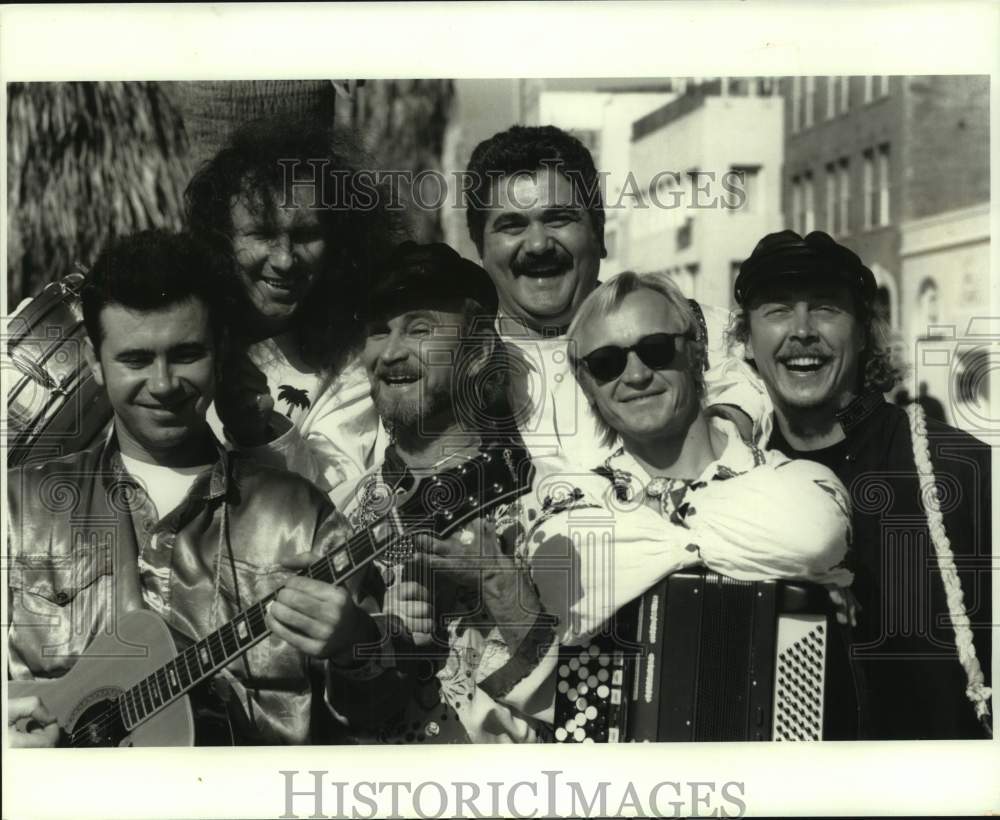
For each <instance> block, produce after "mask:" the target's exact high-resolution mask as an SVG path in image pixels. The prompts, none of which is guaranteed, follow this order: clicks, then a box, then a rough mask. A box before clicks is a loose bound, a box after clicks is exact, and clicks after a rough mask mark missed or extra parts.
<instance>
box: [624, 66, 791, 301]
mask: <svg viewBox="0 0 1000 820" xmlns="http://www.w3.org/2000/svg"><path fill="white" fill-rule="evenodd" d="M731 82H732V81H731V80H720V79H716V80H714V81H708V82H704V83H702V84H700V85H693V86H690V87H689V88H688V89H687V90H686V92H685V93H684V94H683V95H681V96H680V97H678V98H677V99H676V100H674V101H672V102H670V103H668V104H666V105H664V106H662V107H661V108H658V109H657V110H655V111H652V112H651V113H649V114H648V115H646V116H645V117H643V118H641V119H639V120H638V121H637V122H636V123H635V124H634V125H633V127H632V151H631V163H630V164H631V169H632V172H633V175H634V179H635V182H636V191H637V194H638V195H636V196H633V197H631V198H630V210H629V211H628V214H627V217H628V242H627V244H626V251H625V253H624V254H623V259H622V261H623V264H624V265H625V266H626V267H628V268H631V269H633V270H637V271H654V270H663V271H666V272H668V273H670V274H671V276H673V277H674V279H675V281H676V282H677V284H678V285H679V286H680V288H681V290H683V291H684V292H685V294H686V295H688V296H689V297H692V298H696V299H698V300H699V301H702V302H704V303H706V304H710V305H716V306H720V307H726V308H730V307H732V292H733V281H734V278H735V275H736V272H737V271H738V269H739V265H740V263H741V262H742V261H743V259H745V258H746V257H747V256H748V255H749V254H750V252H751V251H752V250H753V247H754V245H755V244H756V242H757V241H758V240H759V239H760V237H761V236H763V235H764V234H766V233H768V232H770V231H773V230H777V229H779V228H780V225H781V167H782V162H781V159H782V121H783V114H782V111H783V101H782V99H781V97H780V96H777V95H775V94H770V93H763V94H762V93H760V87H759V86H757V85H755V84H751V83H750V81H746V85H744V86H738V85H737V86H735V87H734V86H733V85H731V84H730V83H731Z"/></svg>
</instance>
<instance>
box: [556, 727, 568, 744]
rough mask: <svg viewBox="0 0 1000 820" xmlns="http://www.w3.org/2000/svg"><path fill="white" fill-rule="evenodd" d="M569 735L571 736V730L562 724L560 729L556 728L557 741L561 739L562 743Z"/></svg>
mask: <svg viewBox="0 0 1000 820" xmlns="http://www.w3.org/2000/svg"><path fill="white" fill-rule="evenodd" d="M567 737H569V732H567V731H566V730H565V729H563V727H562V726H560V727H559V728H558V729H556V740H557V741H559V742H560V743H562V742H563V741H565V740H566V738H567Z"/></svg>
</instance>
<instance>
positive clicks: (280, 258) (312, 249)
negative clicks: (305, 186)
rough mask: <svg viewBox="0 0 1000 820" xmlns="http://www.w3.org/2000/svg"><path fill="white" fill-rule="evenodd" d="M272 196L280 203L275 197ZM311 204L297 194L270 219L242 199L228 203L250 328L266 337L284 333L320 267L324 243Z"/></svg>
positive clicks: (255, 200) (256, 200) (257, 202)
mask: <svg viewBox="0 0 1000 820" xmlns="http://www.w3.org/2000/svg"><path fill="white" fill-rule="evenodd" d="M273 195H274V197H275V199H276V200H278V199H279V198H280V192H274V194H273ZM311 204H312V195H311V194H309V193H307V192H306V191H303V190H300V189H298V188H296V189H294V190H293V196H292V200H291V202H290V203H288V207H276V208H274V209H273V210H274V212H273V214H268V213H267V209H266V208H265V207H264V203H263V202H262V201H261V199H260V197H252V196H250V195H249V194H248V193H246V194H243V195H241V196H239V197H237V198H236V199H235V200H234V201H233V203H232V207H231V211H230V216H231V219H232V226H233V240H232V242H233V254H234V255H235V257H236V261H237V263H238V264H239V273H240V278H241V280H242V282H243V286H244V288H245V289H246V292H247V295H248V296H249V298H250V303H251V305H252V306H253V308H254V310H255V311H256V313H257V316H256V317H254V318H255V319H256V321H255V324H256V325H257V327H258V330H260V331H261V332H266V333H268V334H269V335H274V334H277V333H281V332H283V331H285V330H287V329H288V327H289V326H290V323H291V319H292V317H293V316H294V315H295V312H296V311H297V310H298V309H299V307H300V306H301V305H302V303H303V302H304V301H305V299H306V298H307V297H308V295H309V291H310V290H311V289H312V287H313V285H314V284H315V283H316V280H317V279H318V277H319V276H320V274H321V271H322V269H323V266H324V264H325V255H326V253H327V250H328V249H327V243H326V239H325V238H324V235H323V226H322V225H321V223H320V221H319V215H318V214H319V212H318V211H317V209H315V208H311V207H309V205H311Z"/></svg>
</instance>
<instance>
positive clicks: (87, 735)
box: [70, 505, 489, 748]
mask: <svg viewBox="0 0 1000 820" xmlns="http://www.w3.org/2000/svg"><path fill="white" fill-rule="evenodd" d="M487 506H489V505H481V506H480V507H479V508H478V509H479V510H480V512H482V511H483V510H485V509H486V507H487ZM440 512H441V511H440V510H437V511H435V512H432V513H429V514H428V515H427V516H425V518H424V519H423V521H422V522H420V523H426V522H430V521H433V520H434V518H435V517H436V516H437V515H438V514H440ZM388 521H390V516H388V515H387V516H386V517H384V518H383V519H382V522H388ZM382 522H379V523H382ZM456 523H457V522H456ZM366 534H367V535H368V538H369V540H371V534H372V533H371V530H370V528H369V529H367V532H366ZM359 535H360V533H359ZM405 537H407V535H406V531H405V530H404V531H402V532H396V533H394V534H393V536H392V537H391V538H389V539H387V540H386V543H385V545H384V546H383V547H381V548H378V549H376V551H375V552H374V553H373V555H372V556H371V558H370V559H369V561H368V562H366V563H364V564H361V565H360V566H357V565H355V566H352V572H350V573H349V574H347V575H345V576H344V578H345V579H346V578H347V577H349V575H353V574H354V572H355V571H357V570H360V569H362V568H364V567H365V566H367V565H368V563H369V562H370V561H371V560H374V559H375V558H377V557H378V556H379V555H381V554H383V553H384V552H385V551H386V550H388V549H389V548H390V547H391V546H392V544H394V543H395V542H397V541H400V540H402V539H403V538H405ZM354 540H355V539H353V538H350V539H348V541H347V542H346V544H345V547H346V549H347V551H348V552H349V553H352V554H351V563H352V565H353V564H354V558H355V556H354V554H353V549H352V546H353V545H352V543H351V542H352V541H354ZM359 544H360V541H359ZM369 549H370V548H369ZM331 556H332V553H327V554H326V555H324V556H323V558H322V559H320V560H319V561H317V562H315V564H313V565H311V566H309V567H307V568H306V569H305V570H304V574H306V575H307V576H309V577H312V575H311V570H312V568H313V567H314V566H319V565H320V564H322V563H324V562H325V563H326V564H327V565H328V566H329V568H330V570H331V571H333V570H334V568H333V565H332V564H331V563H330V560H331ZM275 595H277V591H275V592H273V593H271V595H269V596H267V597H266V598H264V599H262V600H261V601H258V602H257V603H256V604H254V605H252V606H251V607H250V608H249V609H248V610H247V612H246V613H241V615H243V616H245V615H246V614H247V613H249V611H250V610H252V609H254V608H255V607H259V606H260V605H261V604H262V603H264V602H265V601H267V600H268V599H269V598H272V597H274V596H275ZM237 617H240V616H237ZM233 620H235V619H233ZM229 623H232V621H230V622H228V623H227V624H225V625H223V627H222V629H224V628H225V627H226V626H228V625H229ZM216 634H218V631H217V632H215V633H213V635H216ZM213 635H209V636H207V638H205V639H204V640H210V639H211V638H212V637H213ZM220 643H222V640H221V638H220ZM222 648H223V651H225V645H224V644H222ZM184 651H185V652H186V651H187V649H185V650H184ZM179 655H180V653H178V656H179ZM209 657H211V655H210V656H209ZM174 660H176V658H175V659H174ZM220 668H221V667H220ZM159 671H161V670H157V672H154V673H153V674H152V675H148V676H147V677H145V678H143V679H142V680H141V681H139V682H138V683H137V684H133V686H131V687H129V689H128V690H126V692H128V691H129V690H131V689H132V688H134V687H135V686H139V687H140V689H141V688H142V685H143V684H145V683H146V682H147V681H148V680H149V679H150V678H152V677H154V676H155V675H156V674H157V673H158V672H159ZM210 674H211V672H210V673H208V674H206V675H205V676H204V677H205V678H207V677H208V676H209V675H210ZM200 680H201V679H199V681H200ZM194 685H196V683H193V684H192V685H191V686H189V687H187V688H186V689H184V691H182V692H180V693H178V694H177V695H175V696H172V697H170V698H167V699H165V700H164V701H163V703H161V704H160V705H159V706H158V707H156V708H155V709H154V711H153V712H152V714H150V715H147V716H146V717H145V718H143V719H142V720H140V721H138V722H137V723H136V724H135V726H133V727H132V728H133V729H134V728H136V727H137V726H139V725H140V724H142V723H144V722H145V721H146V720H148V719H149V718H150V717H152V716H153V715H154V714H156V713H157V712H158V711H160V710H162V709H163V708H164V707H166V706H168V705H170V704H171V703H173V702H174V701H176V700H177V699H179V698H180V697H182V696H183V695H184V694H186V693H187V692H188V691H190V689H191V688H193V686H194ZM157 687H159V684H157ZM168 690H169V686H168ZM126 692H123V693H122V694H121V695H118V696H117V697H116V698H115V699H114V701H112V702H111V704H110V705H109V706H108V707H107V708H105V710H104V711H103V712H102V713H100V714H98V715H96V716H95V717H94V718H93V719H91V720H89V721H87V722H86V723H84V724H82V725H81V726H79V727H77V728H76V729H74V731H73V732H72V733H71V734H70V745H71V746H73V747H75V748H80V747H84V746H90V745H93V744H92V743H90V742H89V741H90V740H91V739H93V738H95V735H96V737H97V738H103V737H104V735H105V734H106V733H107V732H108V731H109V730H110V729H111V728H112V727H113V726H114V725H115V724H116V723H120V724H121V726H122V728H124V729H126V730H128V722H127V720H126V716H125V715H123V714H122V698H123V697H124V695H125V693H126ZM160 694H161V695H162V692H161V693H160ZM150 702H151V703H154V704H155V701H153V698H152V694H151V693H150ZM78 739H79V741H80V742H77V740H78Z"/></svg>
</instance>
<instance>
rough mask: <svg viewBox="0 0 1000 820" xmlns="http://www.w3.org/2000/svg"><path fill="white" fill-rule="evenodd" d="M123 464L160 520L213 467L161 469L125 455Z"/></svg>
mask: <svg viewBox="0 0 1000 820" xmlns="http://www.w3.org/2000/svg"><path fill="white" fill-rule="evenodd" d="M122 463H123V464H124V465H125V469H126V470H128V472H129V474H130V475H131V476H132V478H134V479H135V480H136V481H137V482H138V483H139V485H140V486H141V487H142V488H143V489H145V491H146V494H147V495H148V496H149V499H150V500H151V501H152V502H153V504H154V505H155V506H156V513H157V518H158V519H162V518H164V517H165V516H167V515H168V514H169V513H171V512H172V511H173V510H174V509H175V508H176V507H177V505H178V504H180V503H181V501H183V500H184V496H186V495H187V494H188V491H189V490H190V489H191V485H192V484H194V480H195V478H197V477H198V474H199V473H201V472H203V471H204V470H207V469H208V468H209V467H210V466H211V465H210V464H202V465H201V466H198V467H161V466H160V465H159V464H150V463H149V462H146V461H139V460H137V459H134V458H132V457H131V456H127V455H125V454H124V453H122Z"/></svg>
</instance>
